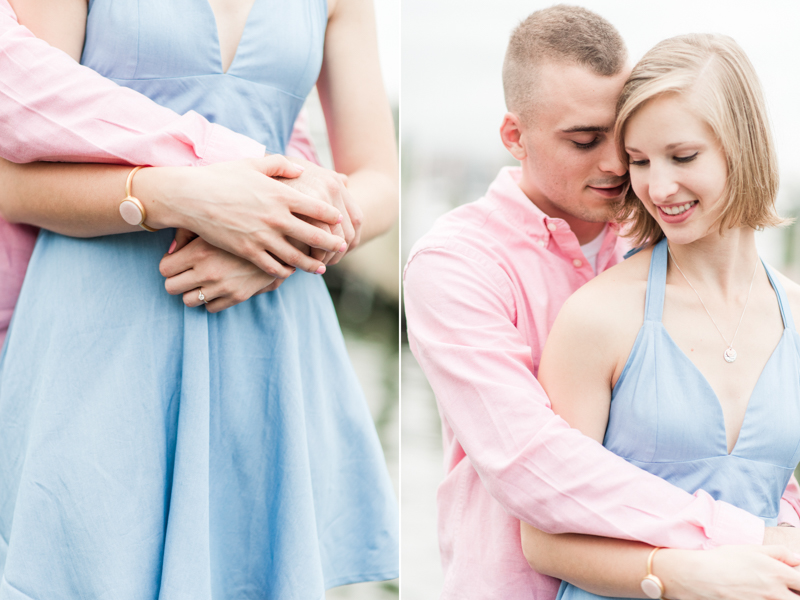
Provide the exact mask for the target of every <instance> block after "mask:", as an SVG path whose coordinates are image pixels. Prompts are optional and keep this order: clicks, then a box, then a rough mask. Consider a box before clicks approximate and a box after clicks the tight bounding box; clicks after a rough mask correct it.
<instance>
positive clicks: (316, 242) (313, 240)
mask: <svg viewBox="0 0 800 600" xmlns="http://www.w3.org/2000/svg"><path fill="white" fill-rule="evenodd" d="M322 242H323V237H322V233H321V232H314V233H312V234H311V235H310V236H309V237H308V243H309V244H310V245H311V246H321V245H322Z"/></svg>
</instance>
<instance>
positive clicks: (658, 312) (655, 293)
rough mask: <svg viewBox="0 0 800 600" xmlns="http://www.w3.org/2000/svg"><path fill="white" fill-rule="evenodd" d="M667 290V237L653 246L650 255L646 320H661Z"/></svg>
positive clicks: (645, 302)
mask: <svg viewBox="0 0 800 600" xmlns="http://www.w3.org/2000/svg"><path fill="white" fill-rule="evenodd" d="M666 291H667V238H664V239H662V240H661V241H660V242H658V243H657V244H656V245H655V246H654V247H653V254H652V255H651V256H650V273H649V275H648V276H647V292H646V295H645V301H644V306H645V308H644V320H645V321H659V322H660V321H661V316H662V315H663V313H664V295H665V294H666Z"/></svg>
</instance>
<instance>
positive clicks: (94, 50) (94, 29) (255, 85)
mask: <svg viewBox="0 0 800 600" xmlns="http://www.w3.org/2000/svg"><path fill="white" fill-rule="evenodd" d="M326 25H327V3H326V1H325V0H292V1H291V2H286V1H277V0H255V2H254V3H253V6H252V9H251V10H250V14H249V16H248V18H247V21H246V24H245V27H244V30H243V32H242V37H241V39H240V41H239V46H238V48H237V50H236V53H235V56H234V58H233V62H232V63H231V65H230V68H229V69H228V71H227V72H226V73H223V70H222V62H221V56H220V45H219V35H218V31H217V22H216V19H215V17H214V11H213V10H212V8H211V6H210V4H209V3H208V1H207V0H170V1H169V2H162V1H159V0H137V1H132V0H131V1H126V2H120V1H119V0H91V1H90V3H89V18H88V22H87V27H86V44H85V46H84V50H83V57H82V60H81V62H82V63H83V64H84V65H86V66H88V67H91V68H92V69H94V70H95V71H97V72H98V73H100V74H101V75H103V76H105V77H108V78H109V79H112V80H114V81H116V82H117V83H119V84H120V85H123V86H126V87H129V88H133V89H135V90H137V91H139V92H141V93H143V94H145V95H146V96H149V97H150V98H152V99H153V100H155V101H156V102H158V103H159V104H162V105H164V106H167V107H169V108H171V109H172V110H174V111H176V112H178V113H181V114H183V113H185V112H187V111H189V110H194V111H196V112H198V113H200V114H202V115H203V116H205V117H206V118H207V119H208V120H209V121H212V122H215V123H220V124H221V125H224V126H226V127H228V128H229V129H233V130H234V131H237V132H239V133H243V134H245V135H248V136H250V137H252V138H254V139H256V140H257V141H259V142H261V143H262V144H264V145H265V146H266V147H267V150H269V151H270V152H278V153H282V152H283V151H284V149H285V147H286V144H287V143H288V141H289V136H290V135H291V131H292V126H293V125H294V120H295V118H296V117H297V113H298V112H299V111H300V108H301V107H302V105H303V102H304V101H305V98H306V96H307V95H308V93H309V92H310V91H311V88H312V87H313V86H314V84H315V83H316V80H317V77H318V76H319V70H320V67H321V65H322V51H323V44H324V39H325V28H326Z"/></svg>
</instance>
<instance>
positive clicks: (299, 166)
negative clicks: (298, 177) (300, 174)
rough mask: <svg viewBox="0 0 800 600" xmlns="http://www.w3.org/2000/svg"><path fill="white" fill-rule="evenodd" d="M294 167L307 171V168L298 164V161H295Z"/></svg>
mask: <svg viewBox="0 0 800 600" xmlns="http://www.w3.org/2000/svg"><path fill="white" fill-rule="evenodd" d="M294 168H295V169H297V170H298V171H305V170H306V168H305V167H304V166H302V165H298V164H297V163H294Z"/></svg>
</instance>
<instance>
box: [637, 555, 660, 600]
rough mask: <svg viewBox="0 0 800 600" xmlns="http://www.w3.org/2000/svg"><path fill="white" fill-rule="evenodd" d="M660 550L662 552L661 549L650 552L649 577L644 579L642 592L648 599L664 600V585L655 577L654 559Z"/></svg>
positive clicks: (646, 576)
mask: <svg viewBox="0 0 800 600" xmlns="http://www.w3.org/2000/svg"><path fill="white" fill-rule="evenodd" d="M659 550H661V548H653V551H652V552H650V556H648V557H647V575H645V576H644V579H642V591H643V592H644V595H645V596H647V597H648V598H653V600H663V598H664V584H663V583H662V582H661V579H659V578H658V576H656V575H653V557H654V556H655V555H656V552H658V551H659Z"/></svg>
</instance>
